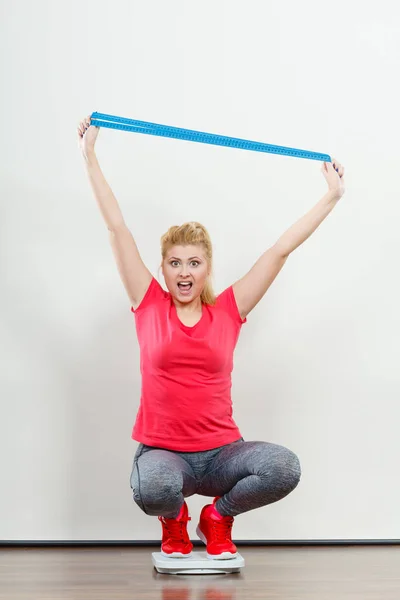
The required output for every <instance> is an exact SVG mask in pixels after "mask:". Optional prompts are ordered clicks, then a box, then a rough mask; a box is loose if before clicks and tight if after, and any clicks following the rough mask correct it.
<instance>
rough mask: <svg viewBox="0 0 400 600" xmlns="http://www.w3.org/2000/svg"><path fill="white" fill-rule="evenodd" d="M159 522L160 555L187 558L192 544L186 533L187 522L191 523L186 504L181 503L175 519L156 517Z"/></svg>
mask: <svg viewBox="0 0 400 600" xmlns="http://www.w3.org/2000/svg"><path fill="white" fill-rule="evenodd" d="M158 520H159V521H161V524H162V529H163V535H162V542H161V554H163V555H164V556H168V557H169V558H188V557H189V556H190V555H191V553H192V549H193V544H192V542H191V541H190V539H189V535H188V532H187V529H186V527H187V522H188V521H191V517H189V511H188V507H187V504H186V502H184V503H183V505H182V508H181V511H180V513H179V515H178V516H177V517H176V519H167V518H166V517H158Z"/></svg>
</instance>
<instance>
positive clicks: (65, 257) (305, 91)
mask: <svg viewBox="0 0 400 600" xmlns="http://www.w3.org/2000/svg"><path fill="white" fill-rule="evenodd" d="M398 12H399V8H398V6H397V3H396V2H394V1H392V2H388V1H386V2H385V1H383V2H380V3H379V5H378V6H377V5H376V3H373V2H365V1H363V2H361V1H358V2H353V3H349V2H344V0H338V1H337V2H335V3H334V4H332V3H321V2H318V1H317V0H305V1H304V2H301V3H299V2H295V0H292V1H291V2H288V1H286V2H279V3H277V2H274V3H272V2H268V3H267V2H263V1H261V0H254V1H252V2H247V3H244V2H240V1H238V0H229V1H227V0H226V1H225V2H222V1H220V2H212V1H211V0H203V2H201V3H194V2H187V1H184V0H172V1H169V2H164V1H163V0H157V1H156V0H152V1H147V2H146V3H143V2H137V1H132V0H131V1H129V2H123V1H121V0H119V1H117V0H116V1H115V2H114V3H113V6H112V8H111V4H110V3H108V2H102V3H101V2H94V1H90V0H85V1H82V0H80V1H79V2H78V1H77V0H75V1H72V2H64V3H63V5H61V3H59V2H52V3H50V2H45V1H44V0H39V1H38V2H35V3H31V2H28V1H27V0H25V2H18V3H12V2H8V3H7V5H6V7H5V11H4V18H3V19H2V21H1V23H2V24H1V39H2V47H3V48H2V57H3V61H2V75H3V81H4V82H5V85H4V88H3V92H4V91H5V93H3V94H2V96H1V108H2V116H3V123H2V135H1V138H2V140H1V141H2V144H1V147H2V152H1V166H2V169H1V219H0V228H1V230H0V244H1V272H0V277H1V296H0V298H1V300H0V301H1V312H0V339H1V356H0V364H1V430H0V440H1V448H0V460H1V475H0V476H1V484H2V486H1V488H2V489H1V493H0V514H1V520H0V539H3V540H4V539H6V540H80V539H88V540H89V539H90V540H107V539H110V540H117V539H118V540H125V539H133V540H146V539H158V538H159V537H160V527H159V522H158V521H157V519H155V518H151V517H148V516H147V515H144V514H143V513H142V512H141V511H140V509H139V508H138V507H137V506H136V505H135V504H134V503H133V500H132V498H131V490H130V487H129V477H130V471H131V463H132V458H133V455H134V452H135V450H136V447H137V443H136V442H133V441H132V440H131V439H130V434H131V428H132V424H133V421H134V418H135V415H136V411H137V408H138V404H139V389H140V373H139V353H138V345H137V341H136V334H135V327H134V321H133V316H132V315H131V313H130V311H129V301H128V299H127V297H126V295H125V291H124V289H123V287H122V284H121V283H120V281H119V277H118V274H117V271H116V267H115V265H114V262H113V258H112V254H111V250H110V248H109V245H108V236H107V232H106V229H105V227H104V225H103V222H102V220H101V217H100V215H99V213H98V211H97V208H96V206H95V202H94V199H93V197H92V193H91V190H90V187H89V183H88V181H87V178H86V173H85V170H84V167H83V163H82V159H81V157H80V154H79V151H78V146H77V142H76V127H77V124H78V121H79V120H81V119H82V118H83V117H84V116H86V115H87V114H90V113H91V112H92V111H94V110H97V111H100V112H106V113H109V114H116V115H120V116H125V117H130V118H137V119H143V120H149V121H155V122H159V123H165V124H169V125H176V126H180V127H188V128H192V129H197V130H201V131H209V132H214V133H221V134H225V135H231V136H236V137H244V138H247V139H255V140H260V141H264V142H267V143H273V144H280V145H286V146H294V147H298V148H305V149H309V150H316V151H319V152H326V153H328V154H331V155H332V156H334V157H336V158H337V159H338V160H339V161H341V162H342V163H343V164H344V165H345V167H346V169H347V175H346V180H347V192H346V194H345V196H344V197H343V199H342V200H341V201H340V203H339V205H338V206H337V207H336V208H335V210H334V211H333V212H332V213H331V214H330V216H329V217H328V218H327V220H326V221H325V222H324V223H323V224H322V225H321V227H320V228H319V229H318V230H317V231H316V232H315V233H314V234H313V236H312V237H311V238H310V239H309V240H308V241H307V242H305V243H304V244H303V245H302V246H301V247H300V248H299V249H298V250H296V252H295V253H293V254H292V255H291V257H290V258H289V260H288V262H287V263H286V265H285V267H284V269H283V271H282V272H281V274H280V276H279V277H278V279H277V280H276V281H275V283H274V284H273V286H272V287H271V288H270V290H269V292H268V294H267V296H266V297H265V298H264V299H263V301H262V302H261V303H260V304H259V305H258V306H257V308H256V309H255V310H254V311H253V313H251V315H249V319H248V323H247V324H246V325H245V326H244V328H243V330H242V336H241V338H240V340H239V344H238V347H237V351H236V356H235V370H234V377H233V400H234V409H235V413H234V414H235V417H236V421H237V423H238V424H239V426H240V427H241V430H242V433H243V435H244V437H245V439H247V440H251V439H260V440H266V441H273V442H277V443H280V444H284V445H286V446H288V447H289V448H291V449H293V450H294V451H295V452H297V453H298V455H299V457H300V460H301V463H302V469H303V477H302V481H301V484H300V485H299V487H298V488H297V489H296V491H295V492H294V493H293V494H291V495H290V496H288V497H287V498H286V499H284V500H283V501H281V502H278V503H276V504H274V505H272V506H269V507H266V508H264V509H260V510H257V511H253V512H250V513H246V514H245V515H242V516H240V517H238V518H237V519H236V522H235V531H234V536H235V538H236V539H238V540H240V539H282V540H284V539H343V538H344V539H354V538H360V539H369V538H400V516H399V510H398V507H399V505H400V484H399V480H398V461H399V450H400V443H399V436H398V420H399V417H400V409H399V399H400V385H399V379H400V375H399V369H398V363H399V350H398V339H399V334H400V321H399V310H398V306H399V282H398V272H399V270H398V259H399V217H400V208H399V164H400V162H399V158H400V155H399V145H398V138H399V125H398V109H399V105H400V104H399V99H400V98H399V88H398V81H397V76H396V73H398V68H399V59H400V43H399V40H400V36H399V25H398V24H399V19H398V17H399V14H398ZM97 150H98V157H99V160H100V164H101V166H102V168H103V171H104V174H105V176H106V178H107V180H108V181H109V183H110V185H111V187H112V189H113V191H114V193H115V194H116V196H117V197H118V199H119V200H120V203H121V206H122V209H123V212H124V215H125V217H126V220H127V222H128V223H129V225H130V227H131V229H132V231H133V233H134V235H135V237H136V240H137V243H138V246H139V249H140V251H141V254H142V257H143V259H144V261H145V262H146V264H147V265H148V267H149V268H150V270H151V271H152V272H153V273H154V274H157V268H158V264H159V239H160V236H161V234H162V233H164V231H166V229H167V228H168V227H169V226H170V225H172V224H178V223H183V222H184V221H185V220H199V221H201V222H203V223H204V224H205V225H206V226H207V227H208V228H209V230H210V233H211V235H212V238H213V241H214V245H215V260H216V269H215V287H216V290H217V291H220V290H222V289H224V288H225V287H226V286H227V285H229V284H230V283H233V281H235V280H236V279H237V278H239V277H241V276H242V275H243V274H244V273H245V272H246V271H247V270H248V269H249V268H250V267H251V266H252V265H253V263H254V262H255V260H256V259H257V258H258V257H259V256H260V254H261V253H262V252H263V251H264V250H266V249H267V247H269V246H270V245H272V244H273V243H274V242H275V241H276V240H277V238H278V237H279V236H280V235H281V233H283V231H284V230H285V229H287V228H288V227H289V226H290V225H292V223H294V222H295V221H296V220H297V219H298V218H299V217H301V216H302V215H303V214H304V213H305V212H306V211H308V210H309V209H310V208H311V207H312V206H313V205H314V204H315V203H316V202H317V201H318V200H319V199H320V197H322V195H323V194H324V193H325V189H326V183H325V180H324V179H323V176H322V174H321V173H320V163H318V162H314V161H310V160H302V159H296V158H289V157H279V156H273V155H268V154H258V153H253V152H244V151H239V150H233V149H227V148H220V147H212V146H207V145H201V144H193V143H190V142H183V141H179V140H166V139H163V138H154V137H151V136H141V135H136V134H133V133H123V132H118V131H112V130H105V129H103V130H102V131H101V132H100V135H99V139H98V143H97ZM204 501H205V499H204V498H202V497H192V498H191V499H189V507H190V509H191V511H192V516H193V521H192V522H191V523H190V527H191V535H192V537H195V533H194V529H195V526H196V518H197V515H198V511H199V510H200V508H201V506H202V505H203V503H204Z"/></svg>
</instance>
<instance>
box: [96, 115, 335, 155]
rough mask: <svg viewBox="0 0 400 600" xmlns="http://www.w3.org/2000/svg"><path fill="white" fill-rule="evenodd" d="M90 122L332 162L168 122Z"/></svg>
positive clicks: (109, 118) (101, 118)
mask: <svg viewBox="0 0 400 600" xmlns="http://www.w3.org/2000/svg"><path fill="white" fill-rule="evenodd" d="M91 124H92V125H94V126H95V127H107V128H108V129H119V130H121V131H132V132H134V133H145V134H147V135H157V136H161V137H168V138H175V139H178V140H186V141H189V142H199V143H201V144H213V145H214V146H227V147H229V148H238V149H240V150H253V151H254V152H269V153H271V154H281V155H285V156H294V157H297V158H309V159H311V160H320V161H325V162H332V159H331V157H330V156H329V154H322V153H320V152H312V151H310V150H300V149H298V148H287V147H285V146H274V145H273V144H264V143H262V142H253V141H251V140H243V139H240V138H234V137H227V136H225V135H216V134H214V133H203V132H201V131H194V130H193V129H182V128H180V127H170V126H169V125H159V124H158V123H149V122H147V121H137V120H135V119H125V118H124V117H115V116H112V115H105V114H104V113H98V112H94V113H92V115H91Z"/></svg>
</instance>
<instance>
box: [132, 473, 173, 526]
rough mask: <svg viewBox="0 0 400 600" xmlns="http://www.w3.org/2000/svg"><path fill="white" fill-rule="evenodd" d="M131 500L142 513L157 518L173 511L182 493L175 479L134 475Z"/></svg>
mask: <svg viewBox="0 0 400 600" xmlns="http://www.w3.org/2000/svg"><path fill="white" fill-rule="evenodd" d="M131 487H132V492H133V499H134V501H135V503H136V504H137V505H138V506H139V508H141V509H142V511H143V512H144V513H146V514H147V515H151V516H158V515H160V514H164V513H165V512H169V511H170V510H172V511H174V510H175V507H176V505H177V502H178V501H179V498H180V496H181V492H182V486H181V485H180V484H179V481H178V480H177V478H176V477H175V478H172V477H167V474H165V476H164V477H163V476H158V477H157V478H154V477H146V476H143V477H138V474H137V473H136V474H135V475H134V476H133V477H132V479H131Z"/></svg>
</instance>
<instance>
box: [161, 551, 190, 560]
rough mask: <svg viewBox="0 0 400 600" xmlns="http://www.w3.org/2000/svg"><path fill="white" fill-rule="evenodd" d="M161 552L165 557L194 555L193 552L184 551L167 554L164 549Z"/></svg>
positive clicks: (188, 556)
mask: <svg viewBox="0 0 400 600" xmlns="http://www.w3.org/2000/svg"><path fill="white" fill-rule="evenodd" d="M161 554H162V555H163V556H165V558H190V557H191V556H192V552H191V551H190V552H188V554H182V552H172V553H171V554H167V553H166V552H164V551H163V550H161Z"/></svg>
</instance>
